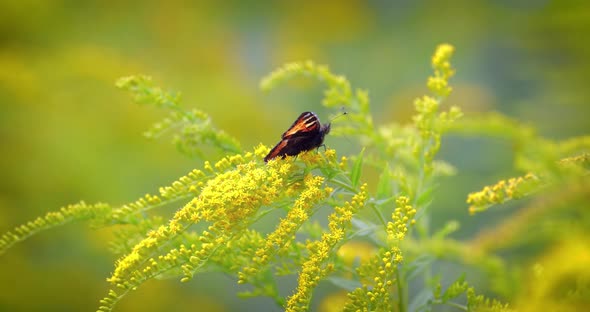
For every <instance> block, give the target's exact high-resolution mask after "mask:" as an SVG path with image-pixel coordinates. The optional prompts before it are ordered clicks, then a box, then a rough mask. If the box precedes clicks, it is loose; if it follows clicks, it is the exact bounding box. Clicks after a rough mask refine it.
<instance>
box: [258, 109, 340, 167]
mask: <svg viewBox="0 0 590 312" xmlns="http://www.w3.org/2000/svg"><path fill="white" fill-rule="evenodd" d="M329 132H330V123H327V124H323V125H322V124H321V123H320V119H319V118H318V116H317V115H316V114H315V113H313V112H304V113H301V115H299V117H297V119H296V120H295V122H294V123H293V124H292V125H291V127H289V129H288V130H287V131H285V133H283V135H282V136H281V141H280V142H279V143H278V144H277V145H276V146H275V147H273V148H272V149H271V150H270V152H269V153H268V155H266V157H264V161H265V162H267V161H269V160H271V159H273V158H276V157H281V158H285V157H286V156H295V155H298V154H299V153H301V152H304V151H309V150H312V149H314V148H316V147H320V146H322V145H323V142H324V136H326V134H328V133H329Z"/></svg>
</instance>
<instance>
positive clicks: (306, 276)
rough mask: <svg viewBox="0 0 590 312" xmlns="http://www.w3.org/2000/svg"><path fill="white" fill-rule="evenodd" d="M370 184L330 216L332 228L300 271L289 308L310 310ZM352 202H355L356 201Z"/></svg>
mask: <svg viewBox="0 0 590 312" xmlns="http://www.w3.org/2000/svg"><path fill="white" fill-rule="evenodd" d="M366 192H367V185H366V184H363V185H362V186H361V188H360V191H359V193H357V194H356V195H354V196H353V198H352V199H351V201H350V202H348V203H346V204H345V205H344V206H343V207H336V208H335V209H334V212H333V213H332V214H331V215H330V216H329V217H328V220H329V224H328V228H329V229H330V230H331V232H329V233H326V234H324V235H322V239H321V241H319V242H317V243H318V245H317V248H314V249H310V250H311V251H310V255H309V258H308V259H307V260H306V261H305V262H304V263H303V265H302V268H301V273H300V274H299V279H298V286H297V289H296V291H295V293H294V294H293V295H292V296H291V297H289V299H288V300H287V307H286V311H307V310H308V309H309V303H310V301H311V293H312V291H313V289H314V288H315V287H316V286H317V284H318V283H319V281H320V280H321V279H322V278H323V277H324V276H325V275H326V274H327V273H329V272H330V268H331V267H332V266H331V264H330V263H327V261H328V259H329V257H330V255H331V254H332V253H333V252H334V249H335V248H336V246H337V244H338V243H339V242H340V241H341V240H342V239H343V238H344V234H345V231H346V230H348V229H349V228H350V227H351V226H352V225H351V222H352V216H353V215H354V214H355V213H356V212H357V211H358V210H359V209H360V208H362V207H363V206H364V199H365V198H366V197H367V194H366ZM351 203H355V204H354V205H353V204H351Z"/></svg>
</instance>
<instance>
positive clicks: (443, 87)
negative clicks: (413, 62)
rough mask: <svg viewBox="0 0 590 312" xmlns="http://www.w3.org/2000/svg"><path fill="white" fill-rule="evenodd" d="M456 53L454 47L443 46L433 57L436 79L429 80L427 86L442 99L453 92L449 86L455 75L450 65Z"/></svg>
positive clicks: (440, 46)
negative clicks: (449, 81)
mask: <svg viewBox="0 0 590 312" xmlns="http://www.w3.org/2000/svg"><path fill="white" fill-rule="evenodd" d="M454 51H455V48H454V47H453V46H452V45H449V44H441V45H439V46H438V47H437V49H436V52H435V53H434V56H432V67H433V69H434V77H429V78H428V84H427V85H428V88H429V89H430V90H431V91H432V92H434V94H436V95H438V96H440V97H446V96H448V95H449V94H450V93H451V91H452V89H451V87H450V86H449V85H448V80H449V78H451V77H452V76H453V75H454V74H455V71H454V70H453V68H452V67H451V63H450V59H451V57H452V56H453V52H454Z"/></svg>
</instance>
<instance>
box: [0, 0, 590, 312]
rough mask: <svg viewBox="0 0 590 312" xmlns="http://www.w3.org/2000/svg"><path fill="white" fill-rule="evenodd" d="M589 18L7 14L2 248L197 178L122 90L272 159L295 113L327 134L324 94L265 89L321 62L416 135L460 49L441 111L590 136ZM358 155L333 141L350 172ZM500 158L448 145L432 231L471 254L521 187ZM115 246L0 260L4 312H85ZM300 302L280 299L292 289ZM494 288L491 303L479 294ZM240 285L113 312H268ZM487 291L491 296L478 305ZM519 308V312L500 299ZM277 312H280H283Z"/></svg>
mask: <svg viewBox="0 0 590 312" xmlns="http://www.w3.org/2000/svg"><path fill="white" fill-rule="evenodd" d="M589 33H590V6H589V5H588V4H587V3H586V2H584V1H547V0H528V1H526V0H523V1H508V0H501V1H467V0H465V1H445V2H443V1H407V0H398V1H385V0H373V1H336V0H330V1H303V0H300V1H252V2H247V1H179V0H169V1H34V0H25V1H10V0H1V1H0V142H1V143H0V144H1V146H2V153H1V154H0V172H1V174H2V179H1V180H0V232H5V231H6V230H9V229H11V228H12V227H13V226H14V225H17V224H20V223H22V222H26V221H28V220H29V219H33V218H35V217H36V216H39V215H42V214H44V213H45V212H47V211H49V210H54V209H57V208H58V207H60V206H63V205H66V204H69V203H74V202H77V201H79V200H85V201H87V202H90V203H93V202H96V201H104V202H108V203H112V204H115V205H116V204H122V203H126V202H128V201H131V200H134V199H136V198H137V197H139V196H142V195H143V194H145V193H146V192H150V193H153V192H155V191H156V190H157V188H158V187H159V186H161V185H166V184H168V183H170V182H171V181H173V180H175V179H176V178H178V177H179V176H181V175H183V174H185V173H186V172H188V171H190V170H191V169H192V168H194V167H197V166H200V163H201V162H200V161H198V160H194V159H187V158H185V157H183V156H182V155H180V154H179V153H177V152H176V151H175V150H174V146H173V145H172V144H170V142H169V141H168V140H160V141H155V142H150V141H147V140H146V139H144V138H143V137H142V136H141V133H142V132H143V131H144V130H146V129H147V128H148V127H149V125H151V124H152V123H153V122H155V121H157V120H159V119H160V118H161V117H162V112H161V111H158V110H156V109H153V108H151V107H148V108H144V107H139V106H137V105H135V104H133V103H132V101H131V99H130V97H129V96H128V95H127V94H125V92H122V91H120V90H117V89H116V88H115V87H114V82H115V80H116V79H117V78H118V77H121V76H126V75H131V74H146V75H150V76H152V77H154V80H155V81H156V83H157V84H159V85H161V86H163V87H165V88H167V89H168V88H169V89H171V90H177V91H181V92H182V93H183V99H184V105H185V106H186V107H195V108H198V109H201V110H203V111H205V112H207V113H209V114H210V115H211V116H212V118H213V120H214V122H215V123H216V125H217V126H218V127H219V128H221V129H224V130H226V131H227V132H228V133H229V134H230V135H232V136H234V137H237V138H238V139H239V140H240V141H241V142H242V146H243V147H244V148H245V149H250V148H251V147H253V146H255V145H257V144H258V143H260V142H262V143H264V144H266V145H267V146H271V145H273V144H275V143H276V141H277V140H278V139H279V135H280V133H282V131H284V130H285V128H286V127H287V126H288V125H290V124H291V122H292V121H293V119H294V118H295V117H296V116H298V114H299V113H301V112H302V111H305V110H313V111H315V112H316V113H318V115H319V116H320V118H322V119H324V120H325V119H327V118H328V115H329V114H333V113H334V112H328V111H327V110H326V109H324V108H323V107H322V106H321V105H320V99H321V86H319V85H318V84H315V83H307V82H303V83H299V84H293V85H292V86H290V87H284V88H279V89H278V90H275V91H273V92H271V93H270V94H264V93H262V92H261V91H259V89H258V82H259V80H260V78H261V77H262V76H264V75H265V74H267V73H268V72H270V71H271V70H273V69H274V68H276V67H277V66H279V65H281V64H283V63H285V62H289V61H294V60H306V59H312V60H315V61H316V62H317V63H323V64H328V65H329V66H330V67H331V69H332V70H333V72H335V73H338V74H344V75H346V76H347V77H348V78H349V80H350V81H351V82H352V84H353V86H355V87H361V88H366V89H369V91H370V95H371V99H372V109H373V112H374V116H375V119H376V122H379V123H380V122H390V121H397V122H401V123H406V122H409V121H410V120H411V114H412V113H413V105H412V101H413V98H415V97H416V96H420V95H422V94H425V93H426V87H425V81H426V77H427V76H428V75H429V74H430V71H431V70H430V66H429V65H430V56H431V55H432V53H433V51H434V48H435V46H436V45H437V44H439V43H442V42H448V43H451V44H453V45H455V47H456V54H455V57H454V59H453V63H454V65H455V67H456V69H457V75H456V77H455V78H454V79H453V80H452V84H453V86H454V93H453V94H452V95H451V97H450V99H449V102H451V103H453V104H457V105H459V106H461V107H462V108H463V110H464V111H465V112H466V113H467V114H469V113H472V112H483V111H492V110H494V111H500V112H502V113H504V114H506V115H508V116H511V117H514V118H517V119H519V120H522V121H524V122H525V123H527V124H530V125H533V126H535V127H536V128H538V129H539V132H540V133H541V134H542V135H544V136H547V137H549V138H553V139H560V138H566V137H570V136H574V135H581V134H586V133H588V132H589V130H590V123H588V116H590V114H589V113H590V105H588V103H587V100H588V99H589V98H590V88H589V87H588V82H587V79H588V73H590V41H589V40H588V34H589ZM352 141H354V138H334V137H328V139H327V142H326V143H327V145H328V146H330V147H335V148H336V149H337V150H338V152H339V153H340V154H342V155H345V154H347V153H358V151H359V150H360V148H361V147H359V146H354V145H353V146H351V144H350V143H351V142H352ZM511 157H512V150H511V146H510V145H509V144H508V143H506V142H500V141H496V140H487V139H473V138H465V137H459V136H456V137H449V138H446V139H445V141H444V142H443V148H442V150H441V155H440V158H444V159H446V160H449V161H450V162H451V163H453V164H454V165H456V166H457V167H458V169H459V173H458V176H456V177H453V178H446V179H445V180H443V181H442V183H441V185H440V188H439V192H438V193H437V195H436V198H435V206H434V207H433V214H434V218H433V227H440V226H441V225H442V224H444V223H446V222H447V221H448V220H451V219H457V220H459V221H460V222H461V224H462V228H461V230H460V231H459V232H458V233H456V235H455V237H456V238H457V239H460V240H461V239H468V238H470V237H471V236H473V235H475V234H476V233H478V232H479V231H480V230H481V229H484V228H486V227H490V226H493V224H494V222H497V221H498V220H501V218H502V217H503V216H505V215H506V213H507V212H506V211H505V210H502V209H500V210H498V211H496V210H493V211H490V212H486V215H482V216H475V217H469V216H468V214H467V205H466V204H465V198H466V194H467V193H468V192H471V191H476V190H479V189H481V187H483V186H484V185H487V184H491V183H494V182H495V181H497V180H498V179H501V178H506V177H509V176H511V175H514V174H516V173H515V172H513V171H512V169H511V165H512V158H511ZM109 237H110V232H109V230H98V231H92V230H88V227H87V226H86V225H85V224H79V225H69V226H67V227H64V228H59V229H57V230H52V231H49V232H46V233H43V235H40V236H35V237H34V238H32V239H31V240H29V241H26V242H25V243H24V244H19V245H17V246H15V247H14V248H13V249H11V250H10V251H9V252H8V253H7V254H5V255H3V256H2V257H0V280H2V283H1V284H0V310H2V311H89V310H90V311H92V310H94V309H96V308H97V307H98V300H99V299H100V298H102V297H104V295H105V294H106V291H107V289H108V288H107V287H108V285H107V283H106V281H105V278H106V277H107V276H109V274H110V272H111V271H112V269H113V262H114V261H115V260H116V259H115V257H114V256H113V255H112V254H110V253H109V252H108V251H107V247H108V244H107V242H106V240H107V239H108V238H109ZM292 286H293V285H290V286H287V287H292ZM484 287H485V286H484ZM237 290H239V288H238V287H237V286H235V281H234V280H232V279H230V278H227V277H225V276H222V275H217V274H210V275H203V276H197V277H196V278H195V279H194V280H193V281H192V282H191V283H189V284H187V285H180V282H178V281H177V280H171V281H151V282H149V283H148V284H147V285H145V287H142V288H140V289H139V290H138V291H137V292H136V293H133V294H131V295H130V296H128V297H127V298H125V300H123V301H122V303H121V305H120V306H119V307H118V308H119V309H118V310H119V311H164V310H170V311H192V310H195V309H196V308H198V309H199V310H202V311H240V310H260V309H263V310H268V309H269V308H268V307H269V306H271V307H272V304H271V302H270V300H268V299H265V298H260V299H250V300H246V301H244V300H241V299H237V298H235V293H236V291H237ZM484 290H485V288H484ZM505 299H507V300H509V299H510V298H505ZM275 310H276V309H275Z"/></svg>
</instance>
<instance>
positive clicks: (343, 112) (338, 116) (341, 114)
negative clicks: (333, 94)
mask: <svg viewBox="0 0 590 312" xmlns="http://www.w3.org/2000/svg"><path fill="white" fill-rule="evenodd" d="M344 115H348V112H347V111H345V110H343V111H342V113H340V114H338V115H336V116H334V117H332V119H330V122H332V121H334V119H336V118H340V117H342V116H344Z"/></svg>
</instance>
